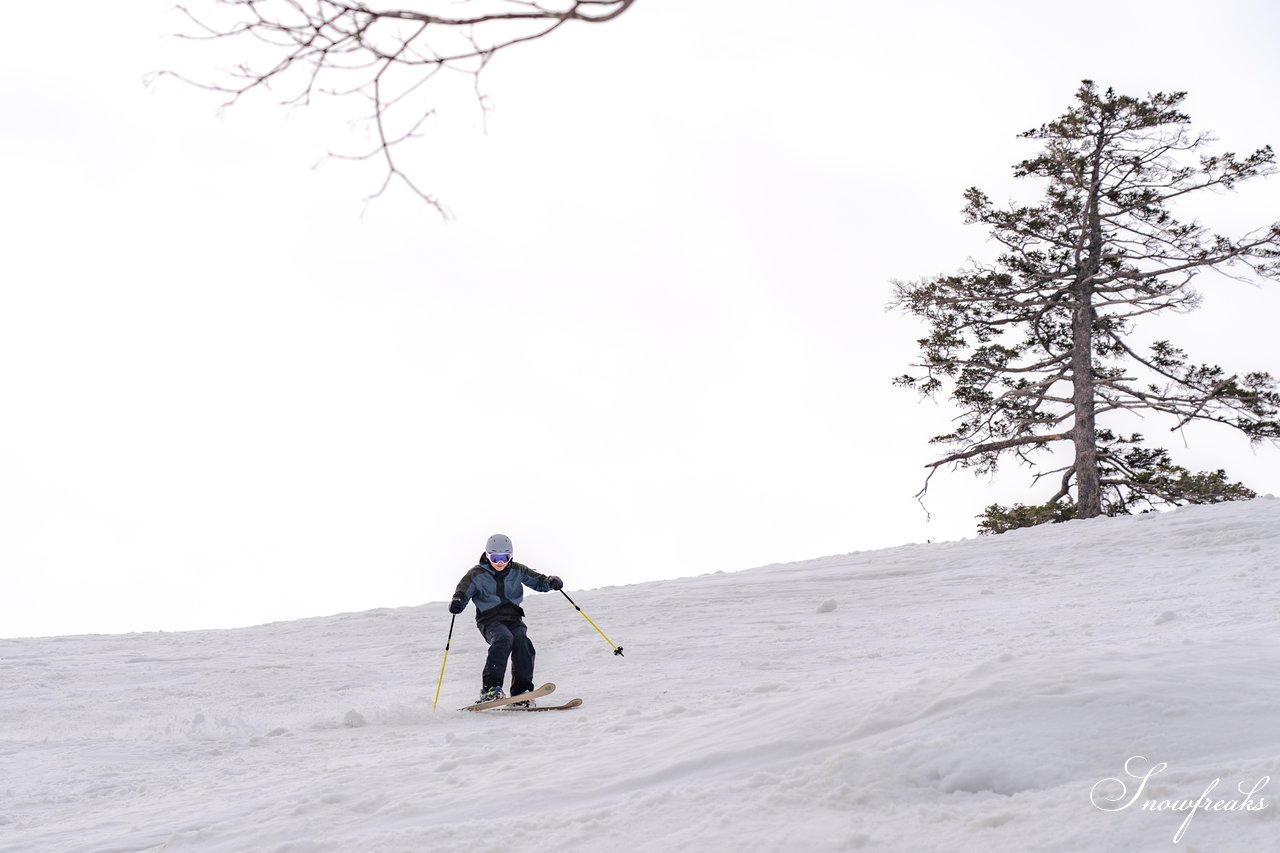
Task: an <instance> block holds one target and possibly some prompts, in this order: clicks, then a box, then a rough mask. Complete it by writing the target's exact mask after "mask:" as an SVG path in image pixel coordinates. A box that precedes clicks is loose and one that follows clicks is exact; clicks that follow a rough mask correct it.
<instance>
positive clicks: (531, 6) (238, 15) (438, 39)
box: [163, 0, 635, 210]
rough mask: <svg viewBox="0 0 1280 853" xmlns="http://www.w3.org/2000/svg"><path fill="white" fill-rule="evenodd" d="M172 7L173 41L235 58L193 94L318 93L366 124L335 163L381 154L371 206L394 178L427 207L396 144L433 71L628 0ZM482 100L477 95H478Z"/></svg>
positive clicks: (424, 102)
mask: <svg viewBox="0 0 1280 853" xmlns="http://www.w3.org/2000/svg"><path fill="white" fill-rule="evenodd" d="M205 2H206V4H207V6H206V7H205V8H201V7H195V6H179V9H180V10H181V11H182V12H183V13H184V14H186V16H187V17H188V18H189V19H190V21H191V22H192V24H193V25H194V26H195V27H196V28H197V29H196V32H194V33H188V34H184V35H183V36H182V37H183V38H191V39H217V40H227V39H230V40H235V41H237V42H240V43H242V44H243V50H244V54H245V55H246V58H244V59H242V60H241V61H240V62H239V63H238V64H237V65H236V66H235V67H234V68H233V69H231V70H230V71H228V72H227V73H226V76H225V77H224V78H223V79H221V80H216V81H214V82H201V81H197V80H192V79H191V78H189V77H186V76H183V75H179V74H176V73H174V72H163V73H164V74H166V75H169V76H174V77H179V78H180V79H183V80H186V81H187V82H189V83H193V84H194V85H197V86H201V87H202V88H206V89H212V90H214V91H217V92H222V93H226V94H228V95H230V99H229V100H228V101H227V104H228V105H229V104H234V103H235V102H236V101H238V100H239V99H241V98H242V97H244V96H245V95H247V94H249V93H250V92H253V91H256V90H262V89H272V90H276V91H278V92H279V93H280V95H281V97H282V101H281V102H282V103H283V104H285V105H306V104H310V103H312V102H313V100H315V99H317V98H321V97H328V98H337V99H351V100H354V101H355V102H356V103H358V104H359V107H358V110H359V112H358V114H357V116H356V117H357V118H358V119H360V120H364V121H367V122H369V123H370V124H371V126H372V129H373V132H372V139H373V142H372V144H371V146H370V147H369V148H367V149H365V150H362V151H357V152H355V153H351V154H331V156H334V157H339V158H342V159H352V160H369V159H374V158H380V159H381V160H382V161H383V162H384V164H385V166H386V174H385V176H384V178H383V180H382V183H381V185H380V186H379V187H378V189H377V191H376V192H374V193H373V194H372V195H371V196H370V198H376V197H378V196H380V195H382V194H383V193H384V192H386V190H387V188H388V187H389V186H390V185H391V184H392V182H393V181H396V180H398V181H400V182H402V183H403V184H404V185H405V186H406V187H408V188H409V189H410V190H412V191H413V192H414V193H415V194H417V195H418V196H419V197H421V198H422V199H423V200H425V201H426V202H428V203H429V204H431V205H433V206H434V207H436V208H437V209H438V210H439V209H441V208H440V204H439V202H438V201H437V200H436V199H435V198H434V197H433V196H432V195H430V194H428V193H427V192H424V191H423V190H422V189H421V188H419V186H418V185H417V184H416V183H415V182H414V181H413V180H412V179H411V178H410V177H409V175H408V174H406V173H405V171H403V170H402V169H401V168H400V166H399V164H398V162H397V160H396V157H395V151H396V148H397V146H400V145H401V144H403V143H405V142H407V141H408V140H411V139H414V138H415V137H418V136H420V135H421V131H422V127H423V124H424V123H425V122H426V121H427V119H428V118H429V117H430V116H431V115H432V114H433V112H434V108H433V106H432V101H431V99H430V97H429V96H425V95H423V91H424V87H425V86H426V84H427V83H429V82H430V81H431V80H432V78H434V77H435V76H436V75H438V74H440V73H441V72H444V71H456V72H460V73H463V74H467V75H471V76H472V77H473V78H475V80H476V81H477V86H478V79H479V75H480V72H481V71H482V70H483V69H484V67H485V66H486V65H487V64H488V63H489V61H490V60H491V59H492V58H493V57H494V55H495V54H497V53H498V52H499V51H503V50H506V49H507V48H510V47H513V46H515V45H518V44H523V43H525V42H530V41H534V40H537V39H541V38H543V37H545V36H548V35H550V34H551V33H553V32H555V31H556V30H558V29H559V28H560V27H562V26H564V25H565V24H568V23H570V22H581V23H586V24H599V23H604V22H606V21H611V20H613V19H614V18H617V17H618V16H619V15H621V14H622V13H623V12H625V11H626V10H627V9H628V8H630V7H631V4H632V3H634V2H635V0H546V1H545V2H530V0H418V2H414V0H409V1H408V3H407V6H408V7H403V6H402V7H400V8H374V7H372V6H370V5H368V4H366V3H361V2H347V1H346V0H205ZM477 97H480V99H481V102H482V103H483V97H482V96H480V95H479V92H478V89H477Z"/></svg>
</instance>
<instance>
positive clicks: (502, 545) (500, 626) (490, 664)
mask: <svg viewBox="0 0 1280 853" xmlns="http://www.w3.org/2000/svg"><path fill="white" fill-rule="evenodd" d="M513 553H514V552H513V550H512V547H511V539H510V537H508V536H506V535H504V534H502V533H495V534H493V535H492V536H490V537H489V540H488V541H487V542H485V545H484V553H483V554H481V555H480V561H479V562H478V563H476V565H475V566H473V567H472V568H471V569H469V570H468V571H467V573H466V574H465V575H463V576H462V580H460V581H459V582H458V587H457V589H455V590H454V593H453V600H452V601H450V602H449V612H450V613H453V614H458V613H461V612H462V611H463V610H464V609H465V608H466V606H467V602H469V601H474V602H475V604H476V627H478V628H479V629H480V633H481V634H483V635H484V640H485V642H486V643H488V644H489V655H488V657H487V658H486V659H485V662H484V671H483V672H482V673H481V693H480V698H479V699H477V700H476V701H477V702H488V701H489V700H491V699H502V698H505V697H504V694H503V692H502V683H503V681H504V680H505V679H506V675H507V662H508V660H510V662H511V695H512V696H518V695H520V694H521V693H528V692H529V691H530V690H532V689H533V687H534V685H533V659H534V654H535V651H534V648H533V643H532V642H530V640H529V634H528V627H527V626H526V625H525V624H524V618H523V617H524V609H523V608H522V607H520V602H522V601H523V600H524V589H523V587H526V586H527V587H529V588H530V589H532V590H536V591H537V592H550V591H551V590H553V589H562V588H563V587H564V583H563V582H562V581H561V580H560V578H558V577H556V576H555V575H544V574H539V573H538V572H535V571H534V570H533V569H531V568H529V567H528V566H526V565H523V564H522V563H516V562H513V561H512V559H511V558H512V556H513ZM516 704H526V703H523V702H521V703H516Z"/></svg>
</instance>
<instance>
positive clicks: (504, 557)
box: [489, 554, 511, 563]
mask: <svg viewBox="0 0 1280 853" xmlns="http://www.w3.org/2000/svg"><path fill="white" fill-rule="evenodd" d="M489 562H490V563H510V562H511V555H510V554H490V555H489Z"/></svg>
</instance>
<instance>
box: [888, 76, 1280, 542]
mask: <svg viewBox="0 0 1280 853" xmlns="http://www.w3.org/2000/svg"><path fill="white" fill-rule="evenodd" d="M1184 98H1185V93H1181V92H1178V93H1173V94H1164V93H1156V94H1152V95H1148V96H1147V97H1146V98H1134V97H1129V96H1124V95H1117V94H1116V93H1115V91H1114V90H1111V89H1108V90H1107V91H1106V92H1100V91H1098V89H1097V88H1096V86H1095V85H1094V84H1093V82H1092V81H1088V80H1086V81H1084V82H1083V84H1082V86H1081V87H1080V89H1079V90H1078V91H1077V92H1076V104H1075V105H1074V106H1073V107H1072V108H1071V109H1070V110H1068V111H1067V112H1066V113H1064V114H1063V115H1062V116H1061V117H1059V118H1058V119H1056V120H1054V121H1052V122H1049V123H1048V124H1045V125H1043V126H1041V127H1040V128H1038V129H1034V130H1030V131H1027V132H1026V133H1023V134H1021V136H1022V137H1023V138H1026V139H1032V140H1037V141H1039V142H1040V143H1042V145H1043V147H1042V149H1041V150H1040V151H1039V153H1037V154H1036V155H1035V156H1033V157H1031V158H1030V159H1028V160H1024V161H1023V162H1021V163H1019V164H1017V165H1016V166H1015V167H1014V175H1015V177H1019V178H1031V179H1035V180H1037V182H1038V183H1040V184H1042V185H1043V186H1044V196H1043V198H1042V199H1041V200H1040V201H1039V202H1038V203H1036V204H1031V205H1026V206H1018V205H1014V206H1011V207H1009V208H1007V209H1005V208H1000V207H997V206H996V205H995V204H994V203H993V202H992V201H991V199H990V198H988V197H987V196H986V195H985V194H984V193H982V192H981V191H980V190H978V189H976V188H971V189H969V190H968V191H967V192H966V193H965V201H966V206H965V217H966V220H967V221H968V222H970V223H980V224H982V225H985V226H987V227H988V228H989V229H990V231H991V235H992V237H993V238H994V239H995V241H996V242H998V243H999V244H1000V245H1001V246H1002V247H1003V250H1004V251H1003V254H1001V255H1000V256H999V258H998V259H997V261H996V262H995V263H994V264H992V265H985V266H984V265H981V264H977V263H972V264H971V265H970V266H969V268H967V269H964V270H961V271H960V272H958V273H955V274H952V275H940V276H936V277H932V278H927V279H923V280H921V281H915V282H894V302H893V304H894V306H896V307H898V308H900V309H901V310H903V311H904V312H906V313H909V314H912V315H915V316H917V317H920V318H921V319H922V320H924V321H925V322H926V323H927V324H928V328H929V333H928V335H927V336H926V337H924V338H921V339H920V340H919V344H920V353H921V359H920V361H919V363H917V364H916V365H914V367H915V368H916V371H917V372H914V373H908V374H905V375H903V376H900V377H898V378H897V379H896V380H895V384H897V385H900V386H902V387H907V388H913V389H915V390H916V391H918V392H920V393H921V394H923V395H926V396H931V397H936V396H938V395H940V394H944V393H945V394H946V396H947V397H948V398H949V399H950V401H951V402H952V403H954V404H955V405H956V406H958V407H959V409H960V412H961V414H960V416H959V417H958V418H957V419H956V421H955V427H954V429H953V430H952V431H950V432H948V433H946V434H943V435H939V436H936V437H935V438H933V439H932V441H933V443H936V444H939V445H942V446H944V447H945V448H947V451H948V452H947V453H946V455H944V456H942V457H941V458H939V459H936V460H935V461H933V462H931V463H929V465H928V466H927V467H928V468H929V469H930V473H929V477H932V476H933V473H935V472H936V471H937V469H938V468H939V467H942V466H955V467H961V468H968V469H972V470H973V471H975V473H978V474H989V473H992V472H994V471H996V470H997V468H998V467H999V464H1000V463H1001V462H1003V461H1005V460H1007V459H1008V458H1010V457H1012V458H1015V459H1017V460H1019V461H1021V462H1023V463H1026V464H1028V465H1030V466H1031V467H1032V468H1033V469H1034V468H1037V460H1036V458H1035V457H1037V456H1039V455H1041V454H1043V453H1044V452H1046V451H1048V450H1049V449H1051V448H1052V447H1054V446H1057V445H1062V446H1067V445H1069V446H1070V447H1071V448H1072V451H1073V452H1072V454H1071V462H1070V464H1068V465H1067V466H1065V467H1062V468H1058V469H1056V470H1053V471H1043V472H1038V473H1037V476H1036V480H1037V481H1038V480H1039V479H1040V478H1042V477H1045V476H1049V475H1055V474H1056V475H1060V479H1059V481H1058V488H1057V490H1056V492H1055V493H1054V494H1053V495H1052V496H1051V497H1050V498H1049V500H1048V501H1046V502H1045V503H1044V504H1041V505H1039V506H1032V507H1026V506H1022V505H1015V507H1013V508H1011V509H1004V508H1002V507H998V506H994V507H989V508H988V510H987V513H986V514H985V515H984V516H982V518H983V519H984V521H983V522H982V527H983V530H984V532H1002V530H1007V529H1012V528H1013V527H1021V526H1027V525H1028V524H1039V523H1044V522H1047V521H1062V520H1065V519H1066V518H1069V517H1081V518H1092V517H1095V516H1098V515H1103V514H1117V513H1120V512H1130V511H1133V510H1135V509H1146V508H1151V507H1154V506H1159V505H1178V504H1183V503H1204V502H1216V501H1220V500H1238V499H1241V498H1245V497H1251V496H1252V495H1253V493H1252V492H1250V491H1249V490H1248V489H1247V488H1245V487H1244V486H1242V485H1240V484H1239V483H1230V482H1228V480H1227V478H1226V474H1225V473H1224V472H1222V471H1217V472H1214V473H1207V472H1201V473H1198V474H1192V473H1191V472H1189V471H1187V470H1186V469H1185V468H1182V467H1180V466H1177V465H1175V464H1174V463H1173V462H1172V460H1171V459H1170V457H1169V454H1168V452H1167V451H1166V450H1164V449H1162V448H1158V447H1156V448H1149V447H1144V446H1142V445H1141V444H1140V442H1141V436H1138V435H1130V436H1128V437H1121V436H1119V435H1117V434H1115V433H1114V432H1112V431H1110V430H1108V429H1104V428H1102V427H1100V426H1099V418H1101V417H1103V416H1107V415H1113V416H1115V415H1118V414H1120V413H1125V412H1154V413H1160V414H1163V415H1165V416H1167V417H1168V418H1169V419H1170V420H1171V422H1172V426H1171V428H1172V429H1175V430H1176V429H1180V428H1182V427H1184V426H1186V425H1187V424H1190V423H1192V422H1197V421H1209V422H1214V423H1218V424H1222V425H1224V426H1227V427H1230V428H1232V429H1234V430H1237V431H1238V432H1240V433H1242V434H1243V435H1244V436H1246V437H1247V438H1248V439H1249V440H1250V441H1251V442H1255V443H1256V442H1262V441H1271V440H1275V439H1277V438H1280V419H1278V415H1280V394H1278V393H1277V391H1276V382H1275V380H1274V379H1273V377H1272V376H1271V375H1270V374H1269V373H1266V372H1262V371H1253V372H1247V373H1236V372H1231V373H1229V372H1228V371H1226V370H1224V369H1223V368H1222V367H1219V366H1217V365H1209V364H1200V363H1196V362H1194V361H1192V360H1191V359H1190V358H1189V357H1188V356H1187V354H1186V353H1185V352H1184V351H1183V350H1182V349H1181V348H1179V347H1177V346H1175V345H1174V344H1172V343H1171V342H1169V341H1163V340H1162V341H1157V342H1156V343H1154V344H1153V345H1150V346H1148V347H1142V346H1139V345H1138V344H1137V343H1136V342H1135V341H1134V329H1135V325H1136V323H1137V322H1138V321H1139V320H1140V319H1142V318H1146V317H1149V316H1152V315H1156V314H1159V313H1161V312H1166V311H1173V312H1185V311H1190V310H1192V309H1194V308H1195V307H1197V306H1198V304H1199V302H1200V296H1199V294H1198V293H1197V292H1196V291H1195V290H1193V289H1192V288H1191V286H1190V285H1191V282H1192V281H1193V279H1195V277H1196V276H1197V275H1198V274H1199V273H1201V272H1203V271H1205V270H1216V271H1218V272H1222V273H1224V274H1227V275H1231V276H1234V277H1241V278H1249V279H1253V280H1256V279H1257V278H1259V277H1261V278H1270V279H1280V223H1275V224H1272V225H1268V226H1266V227H1264V228H1260V229H1258V230H1256V231H1253V232H1250V233H1248V234H1245V235H1243V236H1241V237H1239V238H1234V239H1233V238H1228V237H1225V236H1222V235H1219V234H1214V233H1212V232H1211V231H1209V230H1208V229H1207V228H1206V227H1204V226H1202V225H1201V224H1199V223H1198V222H1197V221H1195V220H1194V219H1191V220H1187V221H1183V220H1182V219H1180V218H1179V217H1178V216H1177V215H1175V211H1174V209H1173V208H1174V204H1175V203H1185V202H1186V201H1187V200H1188V199H1189V198H1190V197H1193V196H1194V195H1195V194H1196V193H1202V192H1217V191H1223V190H1231V189H1233V188H1235V187H1236V186H1238V185H1239V184H1241V183H1242V182H1244V181H1247V180H1251V179H1254V178H1259V177H1263V176H1266V175H1271V174H1274V173H1275V172H1276V171H1277V167H1276V162H1275V155H1274V153H1273V151H1272V150H1271V148H1270V147H1269V146H1268V147H1264V148H1260V149H1258V150H1257V151H1255V152H1253V153H1252V154H1249V155H1248V156H1245V157H1237V155H1235V154H1233V153H1221V154H1213V155H1210V154H1206V153H1204V150H1203V149H1204V148H1205V147H1206V146H1207V145H1208V144H1209V143H1210V142H1212V140H1211V138H1210V137H1208V136H1207V135H1203V134H1200V135H1195V134H1192V133H1191V131H1190V129H1189V124H1190V119H1189V118H1188V117H1187V116H1186V115H1185V114H1183V113H1182V112H1180V110H1179V107H1180V105H1181V103H1182V101H1183V99H1184ZM927 489H928V479H926V482H925V487H924V489H922V490H921V494H922V495H923V494H924V492H925V491H926V490H927Z"/></svg>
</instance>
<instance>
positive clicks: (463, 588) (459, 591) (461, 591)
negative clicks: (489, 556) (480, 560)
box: [453, 566, 481, 607]
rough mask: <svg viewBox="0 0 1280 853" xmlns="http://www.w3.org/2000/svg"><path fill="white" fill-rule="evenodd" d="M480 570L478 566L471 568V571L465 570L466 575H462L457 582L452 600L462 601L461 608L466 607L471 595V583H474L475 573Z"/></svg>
mask: <svg viewBox="0 0 1280 853" xmlns="http://www.w3.org/2000/svg"><path fill="white" fill-rule="evenodd" d="M480 570H481V569H480V566H475V567H473V568H471V569H469V570H467V573H466V574H465V575H463V576H462V580H460V581H458V586H457V588H456V589H455V590H454V591H453V597H454V598H460V599H462V606H463V607H466V606H467V602H469V601H471V595H472V586H471V583H472V581H474V580H475V577H476V572H478V571H480Z"/></svg>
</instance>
